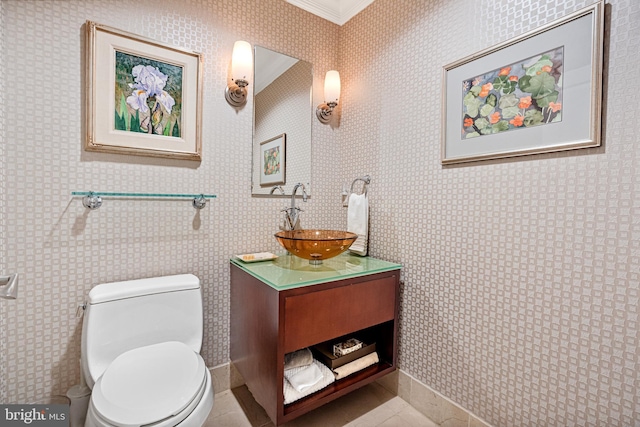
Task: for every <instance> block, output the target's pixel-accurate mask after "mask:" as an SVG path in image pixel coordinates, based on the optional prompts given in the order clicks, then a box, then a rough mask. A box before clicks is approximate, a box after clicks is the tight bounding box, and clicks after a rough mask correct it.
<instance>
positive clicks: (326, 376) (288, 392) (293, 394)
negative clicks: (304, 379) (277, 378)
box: [283, 359, 336, 405]
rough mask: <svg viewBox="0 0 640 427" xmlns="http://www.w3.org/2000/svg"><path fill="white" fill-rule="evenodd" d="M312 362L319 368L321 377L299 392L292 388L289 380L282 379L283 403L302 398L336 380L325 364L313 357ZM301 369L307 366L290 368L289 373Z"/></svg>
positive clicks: (286, 403)
mask: <svg viewBox="0 0 640 427" xmlns="http://www.w3.org/2000/svg"><path fill="white" fill-rule="evenodd" d="M313 364H314V365H315V366H317V368H318V369H319V370H320V372H322V379H321V380H320V381H318V382H317V383H316V384H315V385H313V386H311V387H309V388H307V389H305V390H304V391H302V392H300V391H298V390H296V389H295V388H293V386H292V385H291V383H290V382H289V380H287V379H286V378H284V380H283V391H284V404H285V405H288V404H289V403H292V402H295V401H296V400H299V399H302V398H303V397H305V396H308V395H310V394H312V393H315V392H316V391H318V390H322V389H323V388H325V387H326V386H328V385H329V384H331V383H333V382H334V381H335V380H336V377H335V375H333V372H331V369H329V368H327V366H326V365H324V364H323V363H321V362H318V361H317V360H315V359H314V361H313ZM303 369H307V368H302V367H298V368H292V369H291V370H290V372H289V374H294V373H297V372H300V371H302V370H303ZM285 372H286V371H285Z"/></svg>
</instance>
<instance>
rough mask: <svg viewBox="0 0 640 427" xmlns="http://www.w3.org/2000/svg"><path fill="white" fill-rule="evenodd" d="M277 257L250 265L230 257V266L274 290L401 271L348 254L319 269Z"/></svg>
mask: <svg viewBox="0 0 640 427" xmlns="http://www.w3.org/2000/svg"><path fill="white" fill-rule="evenodd" d="M277 255H278V258H276V259H274V260H272V261H259V262H250V263H247V262H243V261H241V260H239V259H238V258H235V257H234V258H232V259H231V263H232V264H234V265H236V266H238V267H239V268H241V269H242V270H244V271H246V272H247V273H249V274H250V275H252V276H253V277H255V278H257V279H259V280H261V281H262V282H264V283H266V284H267V285H269V286H271V287H272V288H274V289H277V290H285V289H292V288H297V287H301V286H309V285H317V284H319V283H325V282H331V281H333V280H341V279H348V278H350V277H358V276H365V275H368V274H375V273H382V272H385V271H391V270H399V269H400V268H402V265H401V264H396V263H393V262H388V261H383V260H381V259H376V258H371V257H368V256H367V257H361V256H356V255H351V254H349V253H343V254H340V255H338V256H337V257H334V258H330V259H325V260H324V261H323V262H322V264H320V265H311V264H309V261H308V260H306V259H302V258H299V257H297V256H295V255H291V254H289V253H288V252H286V253H279V254H277Z"/></svg>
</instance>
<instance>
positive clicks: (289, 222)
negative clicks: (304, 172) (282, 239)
mask: <svg viewBox="0 0 640 427" xmlns="http://www.w3.org/2000/svg"><path fill="white" fill-rule="evenodd" d="M300 187H302V201H303V202H306V201H307V198H308V197H309V196H308V195H307V189H306V188H305V186H304V184H303V183H301V182H299V183H297V184H296V185H295V186H294V187H293V190H292V191H291V207H290V208H286V209H284V210H283V212H284V213H285V222H284V229H285V230H299V229H300V228H302V227H301V226H300V212H303V210H302V209H300V208H299V207H297V206H296V193H297V192H298V188H300Z"/></svg>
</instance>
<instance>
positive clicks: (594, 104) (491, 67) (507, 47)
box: [441, 1, 604, 165]
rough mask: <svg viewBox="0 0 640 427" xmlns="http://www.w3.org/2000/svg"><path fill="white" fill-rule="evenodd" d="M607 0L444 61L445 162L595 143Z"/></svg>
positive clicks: (511, 155)
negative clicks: (505, 39) (476, 50)
mask: <svg viewBox="0 0 640 427" xmlns="http://www.w3.org/2000/svg"><path fill="white" fill-rule="evenodd" d="M603 39H604V2H602V1H599V2H597V3H595V4H593V5H591V6H589V7H587V8H584V9H582V10H579V11H577V12H575V13H572V14H571V15H568V16H566V17H565V18H562V19H560V20H557V21H555V22H552V23H550V24H548V25H545V26H543V27H541V28H538V29H536V30H534V31H531V32H528V33H526V34H523V35H521V36H519V37H516V38H514V39H512V40H509V41H506V42H504V43H501V44H499V45H497V46H494V47H491V48H489V49H486V50H483V51H481V52H478V53H476V54H473V55H470V56H468V57H466V58H464V59H461V60H459V61H456V62H454V63H451V64H448V65H446V66H444V67H443V86H442V91H443V94H442V138H441V163H442V164H443V165H447V164H453V163H464V162H473V161H479V160H488V159H498V158H505V157H513V156H524V155H530V154H538V153H549V152H555V151H563V150H573V149H578V148H588V147H597V146H599V145H600V138H601V135H600V133H601V121H602V119H601V112H602V63H603Z"/></svg>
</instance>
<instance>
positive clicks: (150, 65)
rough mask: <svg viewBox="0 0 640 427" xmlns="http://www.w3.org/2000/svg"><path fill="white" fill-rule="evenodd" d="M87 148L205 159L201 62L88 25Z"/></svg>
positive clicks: (182, 52) (191, 55)
mask: <svg viewBox="0 0 640 427" xmlns="http://www.w3.org/2000/svg"><path fill="white" fill-rule="evenodd" d="M86 29H87V65H88V67H87V85H88V88H87V89H88V90H87V97H86V100H87V119H88V120H87V137H86V140H85V149H86V150H89V151H102V152H108V153H122V154H133V155H140V156H154V157H169V158H175V159H186V160H201V157H202V142H201V122H202V120H201V117H202V57H201V55H200V54H199V53H196V52H191V51H188V50H185V49H180V48H176V47H172V46H167V45H165V44H162V43H158V42H155V41H153V40H149V39H146V38H143V37H140V36H137V35H134V34H130V33H126V32H124V31H120V30H117V29H115V28H110V27H107V26H104V25H99V24H96V23H95V22H91V21H87V23H86Z"/></svg>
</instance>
